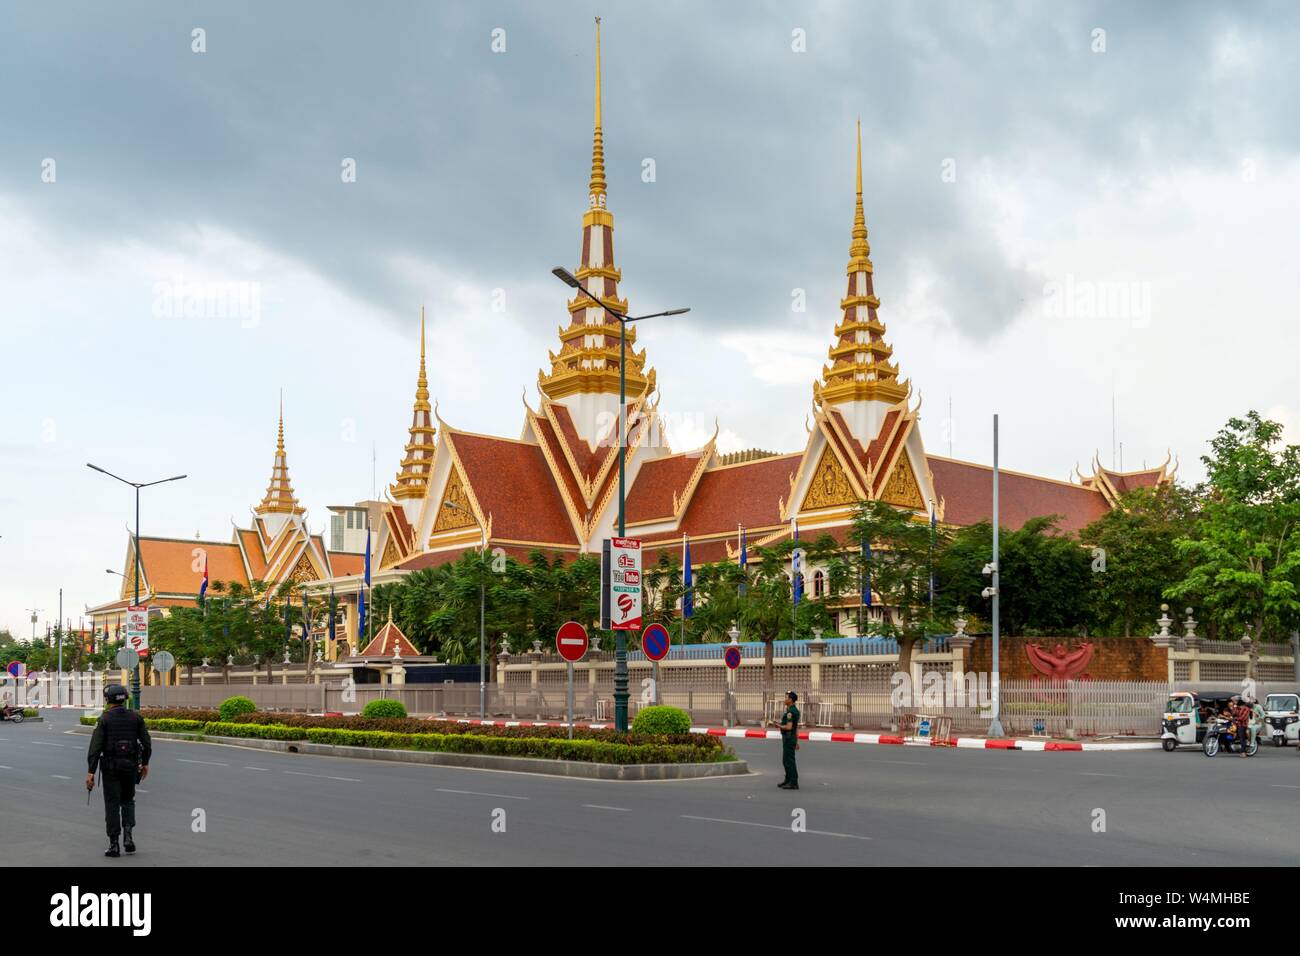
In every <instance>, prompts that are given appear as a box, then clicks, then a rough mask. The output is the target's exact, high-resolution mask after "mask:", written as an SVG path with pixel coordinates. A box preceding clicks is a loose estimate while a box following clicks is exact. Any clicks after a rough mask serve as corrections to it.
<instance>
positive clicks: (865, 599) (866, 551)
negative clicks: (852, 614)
mask: <svg viewBox="0 0 1300 956" xmlns="http://www.w3.org/2000/svg"><path fill="white" fill-rule="evenodd" d="M862 606H863V607H871V542H870V541H863V542H862Z"/></svg>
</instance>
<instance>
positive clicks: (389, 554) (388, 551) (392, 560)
mask: <svg viewBox="0 0 1300 956" xmlns="http://www.w3.org/2000/svg"><path fill="white" fill-rule="evenodd" d="M401 559H402V555H401V554H400V553H399V552H398V550H397V543H396V542H395V541H394V540H393V535H392V533H391V532H390V533H389V535H388V543H387V544H386V545H384V557H383V560H381V561H380V562H379V566H380V567H381V568H386V567H388V566H389V565H391V564H396V563H397V562H398V561H400V560H401Z"/></svg>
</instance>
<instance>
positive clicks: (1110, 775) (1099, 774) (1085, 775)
mask: <svg viewBox="0 0 1300 956" xmlns="http://www.w3.org/2000/svg"><path fill="white" fill-rule="evenodd" d="M1079 776H1080V777H1122V776H1124V775H1123V774H1122V773H1090V772H1087V771H1083V770H1080V771H1079Z"/></svg>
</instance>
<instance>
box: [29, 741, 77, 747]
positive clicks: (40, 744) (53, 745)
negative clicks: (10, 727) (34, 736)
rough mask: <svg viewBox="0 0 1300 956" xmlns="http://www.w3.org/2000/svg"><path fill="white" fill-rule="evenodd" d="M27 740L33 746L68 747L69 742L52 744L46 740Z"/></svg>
mask: <svg viewBox="0 0 1300 956" xmlns="http://www.w3.org/2000/svg"><path fill="white" fill-rule="evenodd" d="M27 742H28V743H29V744H31V745H32V746H33V747H66V746H67V744H52V743H49V742H48V741H45V740H29V741H27Z"/></svg>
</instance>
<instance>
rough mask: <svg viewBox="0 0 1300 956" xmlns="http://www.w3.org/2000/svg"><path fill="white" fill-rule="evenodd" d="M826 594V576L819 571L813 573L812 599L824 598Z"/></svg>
mask: <svg viewBox="0 0 1300 956" xmlns="http://www.w3.org/2000/svg"><path fill="white" fill-rule="evenodd" d="M825 594H826V575H825V574H823V573H822V572H821V571H814V572H813V597H818V598H819V597H824V596H825Z"/></svg>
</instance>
